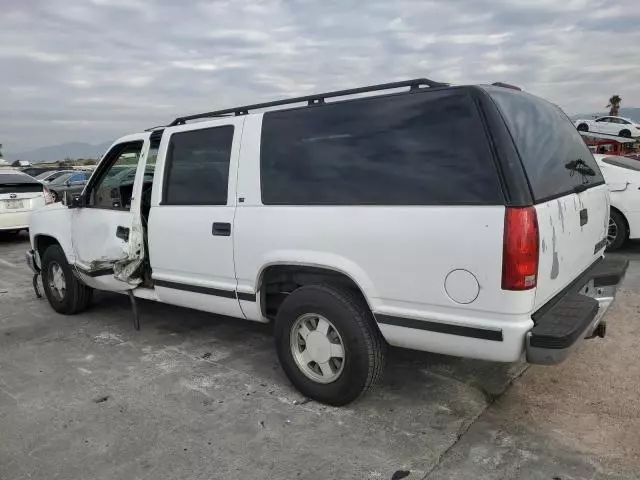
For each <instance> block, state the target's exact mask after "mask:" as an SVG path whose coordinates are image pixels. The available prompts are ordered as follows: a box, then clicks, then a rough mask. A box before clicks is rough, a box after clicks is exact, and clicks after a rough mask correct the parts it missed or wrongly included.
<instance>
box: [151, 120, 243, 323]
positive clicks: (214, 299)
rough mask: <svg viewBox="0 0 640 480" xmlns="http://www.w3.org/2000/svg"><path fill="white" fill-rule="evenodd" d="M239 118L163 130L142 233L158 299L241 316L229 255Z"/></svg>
mask: <svg viewBox="0 0 640 480" xmlns="http://www.w3.org/2000/svg"><path fill="white" fill-rule="evenodd" d="M243 124H244V119H243V118H225V119H220V120H213V121H207V122H199V123H196V124H190V125H181V126H176V127H171V128H167V129H166V130H165V131H164V134H163V137H162V141H161V143H160V150H159V153H158V163H157V170H156V178H155V180H154V189H153V198H152V207H151V212H150V216H149V237H148V238H149V258H150V262H151V268H152V272H153V273H152V278H153V281H154V285H155V288H156V291H157V294H158V297H159V298H160V300H162V301H164V302H167V303H172V304H175V305H181V306H184V307H190V308H195V309H198V310H204V311H208V312H213V313H218V314H223V315H230V316H236V317H242V316H243V315H242V311H241V310H240V304H239V302H238V300H237V298H236V275H235V268H234V259H233V222H234V215H235V208H236V177H237V174H236V172H237V168H238V165H237V164H238V154H239V150H240V139H241V135H242V127H243ZM160 172H162V174H161V175H159V173H160Z"/></svg>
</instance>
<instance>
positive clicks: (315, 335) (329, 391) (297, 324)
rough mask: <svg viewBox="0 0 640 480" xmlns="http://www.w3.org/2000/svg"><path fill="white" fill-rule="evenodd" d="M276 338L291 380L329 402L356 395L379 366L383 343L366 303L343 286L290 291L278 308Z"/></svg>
mask: <svg viewBox="0 0 640 480" xmlns="http://www.w3.org/2000/svg"><path fill="white" fill-rule="evenodd" d="M322 326H324V328H323V327H322ZM275 341H276V350H277V352H278V358H279V359H280V363H281V365H282V368H283V370H284V371H285V373H286V374H287V376H288V377H289V380H291V383H293V385H294V386H295V387H296V388H297V389H298V390H299V391H300V392H301V393H302V394H303V395H305V396H307V397H309V398H312V399H314V400H317V401H318V402H322V403H326V404H329V405H335V406H340V405H346V404H348V403H351V402H353V401H354V400H356V399H357V398H358V397H359V396H360V395H362V394H363V393H365V392H366V391H367V390H369V389H370V388H371V387H372V386H373V385H374V384H375V383H376V381H377V380H378V378H379V377H380V374H381V373H382V371H383V368H384V363H385V356H386V342H385V340H384V338H383V337H382V334H381V333H380V331H379V330H378V327H377V325H376V323H375V320H374V318H373V315H372V314H371V312H370V311H369V308H368V307H367V305H366V303H365V302H364V301H363V300H362V299H361V298H360V297H359V296H357V295H355V294H354V293H352V292H351V291H350V290H348V289H346V288H340V287H336V286H333V285H308V286H304V287H300V288H298V289H297V290H294V291H293V293H291V294H290V295H289V296H287V298H286V299H285V300H284V302H282V304H281V305H280V308H279V309H278V314H277V316H276V322H275ZM334 352H335V355H334Z"/></svg>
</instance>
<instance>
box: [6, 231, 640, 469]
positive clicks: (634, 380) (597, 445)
mask: <svg viewBox="0 0 640 480" xmlns="http://www.w3.org/2000/svg"><path fill="white" fill-rule="evenodd" d="M27 248H28V241H27V238H26V237H25V236H23V237H21V238H18V239H15V238H12V237H6V236H5V237H0V479H2V480H5V479H6V480H18V479H27V478H34V479H47V480H53V479H65V480H67V479H94V480H98V479H117V480H121V479H146V478H149V479H158V480H160V479H176V478H181V479H218V478H220V479H222V478H224V479H229V478H234V479H235V478H238V479H262V478H265V479H266V478H269V479H295V478H300V479H400V478H407V479H465V480H466V479H474V480H475V479H520V478H522V479H547V480H558V479H561V480H572V479H573V480H577V479H598V480H601V479H633V478H640V473H638V472H640V401H639V400H638V396H639V393H638V392H640V364H639V361H638V360H639V359H640V353H639V351H638V348H637V346H636V345H637V338H638V336H639V334H640V331H639V329H640V327H639V323H638V312H639V311H640V247H638V246H635V247H632V248H631V249H629V250H628V251H627V252H626V253H625V254H626V255H628V256H629V257H630V258H631V259H632V265H631V267H630V269H629V273H628V275H627V279H626V281H625V284H624V288H623V290H622V291H621V293H620V295H619V297H618V300H617V302H616V304H615V305H614V306H613V307H612V310H611V311H610V312H609V314H608V317H607V319H608V322H609V327H610V328H609V336H608V337H607V338H606V339H605V340H593V341H589V342H585V343H583V344H582V345H581V347H580V348H579V349H578V350H577V351H576V352H575V353H574V355H573V356H572V357H571V358H570V359H569V360H568V361H567V362H566V363H565V364H563V365H561V366H559V367H532V368H529V369H528V370H526V371H525V366H524V365H523V364H514V365H504V364H495V363H487V362H480V361H476V360H464V359H458V358H453V357H446V356H440V355H433V354H424V353H418V352H410V351H402V350H392V351H391V354H390V358H389V363H388V367H387V370H386V375H385V378H384V380H383V382H382V383H381V385H380V386H379V388H378V389H377V390H376V391H375V392H373V393H372V394H370V395H368V396H366V397H364V398H363V399H362V400H360V401H359V402H357V403H355V404H353V405H351V406H349V407H343V408H332V407H327V406H323V405H320V404H317V403H315V402H308V401H306V400H305V399H304V398H302V397H301V396H300V395H299V394H298V393H297V392H296V391H295V390H294V389H293V388H292V387H291V386H290V385H289V383H288V381H287V379H286V377H285V376H284V374H283V373H282V371H281V370H280V368H279V367H278V362H277V358H276V355H275V351H274V349H273V345H272V344H273V339H272V336H271V330H270V327H269V326H265V325H258V324H253V323H249V322H243V321H238V320H234V319H228V318H219V317H215V316H212V315H209V314H204V313H200V312H195V311H191V310H185V309H180V308H174V307H169V306H165V305H159V304H155V303H153V302H140V311H141V322H142V330H141V331H140V332H136V331H134V330H133V328H132V325H131V312H130V309H129V304H128V300H127V298H126V297H124V296H121V295H118V294H99V295H96V298H95V301H94V305H93V307H92V308H91V309H90V310H89V311H87V312H85V313H83V314H81V315H78V316H75V317H66V316H62V315H58V314H56V313H54V312H53V310H52V309H51V308H50V307H49V305H48V304H47V302H46V300H44V299H42V300H37V299H36V298H35V296H34V294H33V291H32V289H31V279H30V275H29V272H28V269H27V267H26V265H25V264H24V262H23V255H24V251H25V250H26V249H27ZM510 386H511V387H510ZM509 387H510V388H509Z"/></svg>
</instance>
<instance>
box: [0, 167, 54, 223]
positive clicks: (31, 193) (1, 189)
mask: <svg viewBox="0 0 640 480" xmlns="http://www.w3.org/2000/svg"><path fill="white" fill-rule="evenodd" d="M43 204H44V193H43V187H42V184H41V183H40V182H38V181H37V180H36V179H35V178H32V177H30V176H29V175H26V174H24V173H22V172H15V171H12V172H2V171H0V213H7V212H21V211H27V210H33V209H34V208H37V207H40V206H42V205H43Z"/></svg>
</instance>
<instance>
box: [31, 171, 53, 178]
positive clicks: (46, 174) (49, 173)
mask: <svg viewBox="0 0 640 480" xmlns="http://www.w3.org/2000/svg"><path fill="white" fill-rule="evenodd" d="M51 175H53V173H52V172H42V173H41V174H39V175H36V176H35V177H34V178H35V179H36V180H44V179H45V178H48V177H50V176H51Z"/></svg>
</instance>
